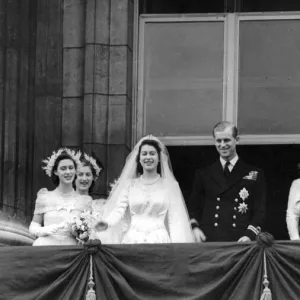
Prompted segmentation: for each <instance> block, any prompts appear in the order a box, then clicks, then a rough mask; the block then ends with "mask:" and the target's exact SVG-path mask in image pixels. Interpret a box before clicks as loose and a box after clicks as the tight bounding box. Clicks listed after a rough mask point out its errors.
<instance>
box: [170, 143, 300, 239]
mask: <svg viewBox="0 0 300 300" xmlns="http://www.w3.org/2000/svg"><path fill="white" fill-rule="evenodd" d="M168 150H169V153H170V157H171V161H172V166H173V171H174V173H175V176H176V178H177V180H178V182H179V184H180V187H181V189H182V192H183V194H184V197H185V199H187V198H188V196H189V194H190V192H191V188H192V182H193V177H194V173H195V171H196V170H197V169H198V168H201V167H204V166H207V165H210V164H211V163H213V162H214V161H215V160H216V159H218V155H217V151H216V150H215V147H214V146H193V147H192V146H176V147H175V146H174V147H168ZM238 154H239V156H240V157H241V158H242V159H243V160H244V161H245V162H247V163H249V164H251V165H254V166H257V167H259V168H261V169H263V170H264V172H265V176H266V181H267V188H268V190H267V217H266V223H265V227H264V231H268V232H270V233H271V234H272V235H273V236H274V237H275V239H277V240H285V239H288V238H289V237H288V233H287V229H286V221H285V214H286V208H287V201H288V194H289V189H290V186H291V183H292V181H293V180H294V179H296V178H299V177H300V175H299V173H298V170H297V165H298V163H299V161H300V145H247V146H242V145H240V146H238Z"/></svg>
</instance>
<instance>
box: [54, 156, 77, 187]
mask: <svg viewBox="0 0 300 300" xmlns="http://www.w3.org/2000/svg"><path fill="white" fill-rule="evenodd" d="M64 159H70V160H71V161H72V162H73V163H74V168H75V169H76V168H77V164H76V162H75V161H74V159H73V158H72V157H71V156H70V155H69V154H67V153H66V152H63V153H62V154H60V155H59V156H58V157H57V158H56V161H55V163H54V166H53V169H52V174H51V180H52V182H53V183H54V184H55V186H58V185H59V178H58V176H57V175H55V174H54V172H55V171H57V167H58V165H59V163H60V162H61V161H62V160H64Z"/></svg>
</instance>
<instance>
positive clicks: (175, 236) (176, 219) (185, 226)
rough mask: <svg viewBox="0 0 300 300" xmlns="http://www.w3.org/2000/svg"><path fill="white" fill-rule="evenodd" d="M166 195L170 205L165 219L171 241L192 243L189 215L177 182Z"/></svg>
mask: <svg viewBox="0 0 300 300" xmlns="http://www.w3.org/2000/svg"><path fill="white" fill-rule="evenodd" d="M168 197H169V199H170V205H169V209H168V214H167V218H168V220H167V221H168V227H169V233H170V239H171V243H193V242H194V237H193V235H192V230H191V226H190V222H189V216H188V213H187V209H186V206H185V203H184V199H183V197H182V194H181V190H180V187H179V185H178V183H177V182H176V183H175V184H173V186H172V187H171V189H170V190H169V193H168Z"/></svg>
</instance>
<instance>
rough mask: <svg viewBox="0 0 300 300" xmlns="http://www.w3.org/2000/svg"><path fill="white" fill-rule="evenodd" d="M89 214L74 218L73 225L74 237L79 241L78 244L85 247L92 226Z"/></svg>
mask: <svg viewBox="0 0 300 300" xmlns="http://www.w3.org/2000/svg"><path fill="white" fill-rule="evenodd" d="M88 214H89V213H88V212H87V213H82V214H81V215H80V217H77V218H74V220H73V222H72V224H71V232H72V235H73V236H74V237H75V238H76V239H77V241H78V244H80V245H84V244H85V243H86V242H87V241H88V240H89V238H90V234H91V226H90V222H89V220H90V218H89V216H88Z"/></svg>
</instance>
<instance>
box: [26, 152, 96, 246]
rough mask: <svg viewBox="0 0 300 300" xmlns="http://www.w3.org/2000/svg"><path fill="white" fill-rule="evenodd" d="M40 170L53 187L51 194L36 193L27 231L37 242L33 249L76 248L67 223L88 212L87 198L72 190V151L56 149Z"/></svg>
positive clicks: (75, 161) (76, 162)
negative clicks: (59, 246)
mask: <svg viewBox="0 0 300 300" xmlns="http://www.w3.org/2000/svg"><path fill="white" fill-rule="evenodd" d="M43 162H44V163H45V166H44V167H43V169H44V170H45V172H46V174H47V175H48V176H49V177H50V178H51V179H52V182H53V183H54V184H55V185H56V188H55V189H54V190H53V191H47V190H46V189H42V190H40V191H39V192H38V195H37V199H36V203H35V210H34V215H33V219H32V222H31V224H30V226H29V232H30V233H31V234H32V235H33V236H35V237H36V238H37V239H36V240H35V241H34V243H33V246H45V245H76V244H77V242H76V239H75V238H74V237H73V236H72V235H71V228H70V226H69V223H70V220H72V219H73V218H74V217H78V216H79V215H80V214H81V213H82V212H84V211H85V210H88V209H90V204H91V202H90V201H89V199H88V198H87V197H86V196H83V195H79V194H78V193H76V191H75V190H74V189H73V181H74V178H75V174H76V169H77V166H78V165H79V163H80V162H79V159H78V157H77V156H76V154H75V152H74V151H73V150H70V149H68V148H63V149H59V150H58V151H57V152H53V154H52V155H51V156H50V157H48V158H47V159H45V160H44V161H43Z"/></svg>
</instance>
